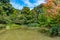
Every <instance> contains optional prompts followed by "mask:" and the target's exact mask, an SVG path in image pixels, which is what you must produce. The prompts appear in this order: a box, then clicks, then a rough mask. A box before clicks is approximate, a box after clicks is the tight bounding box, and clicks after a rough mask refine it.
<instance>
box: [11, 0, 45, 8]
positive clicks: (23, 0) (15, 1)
mask: <svg viewBox="0 0 60 40" xmlns="http://www.w3.org/2000/svg"><path fill="white" fill-rule="evenodd" d="M10 3H11V4H12V6H13V7H14V8H16V9H22V8H23V7H24V6H27V7H29V8H30V9H33V8H34V7H35V6H38V5H39V4H41V3H44V0H10Z"/></svg>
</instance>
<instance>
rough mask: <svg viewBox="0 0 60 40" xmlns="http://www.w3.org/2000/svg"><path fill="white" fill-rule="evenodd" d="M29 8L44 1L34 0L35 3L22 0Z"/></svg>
mask: <svg viewBox="0 0 60 40" xmlns="http://www.w3.org/2000/svg"><path fill="white" fill-rule="evenodd" d="M22 1H23V2H24V3H25V4H26V5H27V6H28V7H30V9H32V8H33V7H35V6H38V5H39V4H41V3H44V0H35V1H36V2H35V3H31V2H29V0H22Z"/></svg>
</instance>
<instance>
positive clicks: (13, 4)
mask: <svg viewBox="0 0 60 40" xmlns="http://www.w3.org/2000/svg"><path fill="white" fill-rule="evenodd" d="M10 3H11V4H12V6H13V7H14V8H16V9H22V8H23V6H22V5H20V4H17V3H15V2H10Z"/></svg>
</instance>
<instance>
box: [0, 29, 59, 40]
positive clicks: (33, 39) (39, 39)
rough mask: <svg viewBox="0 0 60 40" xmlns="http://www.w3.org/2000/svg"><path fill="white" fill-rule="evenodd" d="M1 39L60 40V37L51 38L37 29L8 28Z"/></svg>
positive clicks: (1, 35)
mask: <svg viewBox="0 0 60 40" xmlns="http://www.w3.org/2000/svg"><path fill="white" fill-rule="evenodd" d="M0 40H60V38H59V37H55V38H50V37H48V36H45V35H43V34H41V33H39V32H37V31H36V30H20V29H19V30H8V31H5V32H4V33H2V34H0Z"/></svg>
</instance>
